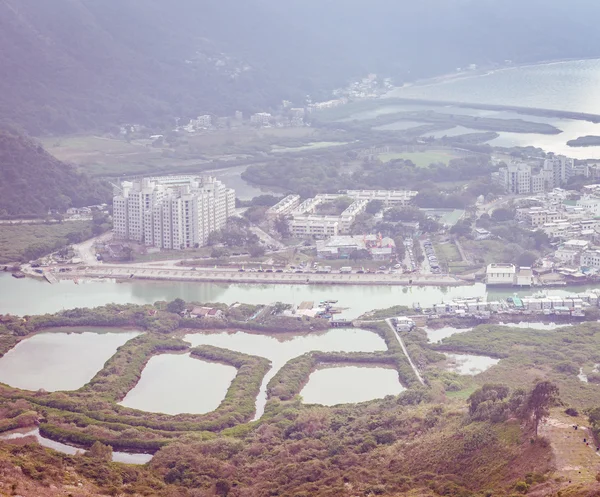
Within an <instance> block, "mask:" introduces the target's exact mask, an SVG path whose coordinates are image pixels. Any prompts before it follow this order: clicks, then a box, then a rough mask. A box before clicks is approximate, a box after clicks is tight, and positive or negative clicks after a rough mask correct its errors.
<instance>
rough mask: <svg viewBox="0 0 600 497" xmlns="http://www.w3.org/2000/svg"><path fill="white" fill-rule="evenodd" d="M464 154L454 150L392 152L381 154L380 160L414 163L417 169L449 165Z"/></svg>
mask: <svg viewBox="0 0 600 497" xmlns="http://www.w3.org/2000/svg"><path fill="white" fill-rule="evenodd" d="M462 156H463V154H461V153H460V152H453V151H452V150H428V151H427V152H391V153H386V154H379V160H381V161H382V162H389V161H391V160H395V159H404V160H410V161H412V162H413V163H414V164H415V165H416V166H417V167H428V166H429V165H430V164H433V163H437V162H442V163H444V164H448V162H450V160H452V159H458V158H459V157H462Z"/></svg>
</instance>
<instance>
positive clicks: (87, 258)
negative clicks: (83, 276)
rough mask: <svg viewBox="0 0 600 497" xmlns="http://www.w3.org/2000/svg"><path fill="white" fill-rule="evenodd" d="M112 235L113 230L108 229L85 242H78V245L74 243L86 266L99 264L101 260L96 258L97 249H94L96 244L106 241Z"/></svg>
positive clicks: (74, 247)
mask: <svg viewBox="0 0 600 497" xmlns="http://www.w3.org/2000/svg"><path fill="white" fill-rule="evenodd" d="M111 237H112V232H111V231H107V232H106V233H103V234H102V235H100V236H97V237H96V238H90V239H89V240H86V241H85V242H81V243H78V244H77V245H73V249H74V250H75V252H76V253H77V255H78V256H79V258H80V259H81V260H82V262H83V264H85V265H86V266H96V265H99V264H100V262H98V260H97V259H96V251H95V250H94V245H95V244H96V243H98V242H105V241H106V240H109V239H110V238H111Z"/></svg>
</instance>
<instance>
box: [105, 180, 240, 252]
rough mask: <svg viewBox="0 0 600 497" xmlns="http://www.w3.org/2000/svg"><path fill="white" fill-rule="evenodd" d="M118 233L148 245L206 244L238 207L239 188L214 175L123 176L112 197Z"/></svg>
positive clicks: (126, 238)
mask: <svg viewBox="0 0 600 497" xmlns="http://www.w3.org/2000/svg"><path fill="white" fill-rule="evenodd" d="M113 210H114V216H113V217H114V233H115V236H116V237H117V238H121V239H125V240H133V241H136V242H140V243H144V244H145V245H146V246H149V247H158V248H164V249H175V250H179V249H185V248H190V247H197V246H202V245H204V244H205V243H206V241H207V239H208V235H209V234H210V233H211V232H213V231H215V230H218V229H220V228H222V227H223V226H225V223H226V222H227V218H229V217H230V216H232V215H233V213H234V211H235V192H234V191H233V190H232V189H230V188H226V187H225V185H223V183H221V182H220V181H217V180H216V179H214V178H211V177H204V178H198V177H195V176H165V177H154V178H144V179H141V180H136V181H133V182H128V181H126V182H123V183H122V184H121V189H120V191H119V192H118V194H117V195H115V197H114V199H113Z"/></svg>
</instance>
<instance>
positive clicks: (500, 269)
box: [486, 264, 517, 286]
mask: <svg viewBox="0 0 600 497" xmlns="http://www.w3.org/2000/svg"><path fill="white" fill-rule="evenodd" d="M516 274H517V268H516V267H515V265H514V264H489V265H488V267H487V271H486V283H487V284H488V285H511V286H512V285H514V283H515V275H516Z"/></svg>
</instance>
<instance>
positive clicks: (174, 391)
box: [119, 354, 237, 414]
mask: <svg viewBox="0 0 600 497" xmlns="http://www.w3.org/2000/svg"><path fill="white" fill-rule="evenodd" d="M236 374H237V369H236V368H234V367H233V366H227V365H225V364H218V363H214V362H208V361H203V360H200V359H196V358H193V357H191V356H190V355H189V354H161V355H157V356H154V357H152V358H150V360H149V361H148V364H147V365H146V367H145V368H144V371H143V372H142V376H141V378H140V381H139V382H138V384H137V385H136V386H135V387H134V388H133V389H132V390H131V391H130V392H129V393H128V394H127V395H126V396H125V398H124V399H123V400H122V401H121V402H120V403H119V404H120V405H122V406H125V407H131V408H133V409H139V410H141V411H148V412H159V413H164V414H186V413H187V414H205V413H207V412H211V411H214V410H215V409H216V408H217V407H219V404H220V403H221V402H222V400H223V399H224V398H225V394H226V393H227V389H228V388H229V385H231V382H232V381H233V379H234V378H235V375H236Z"/></svg>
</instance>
